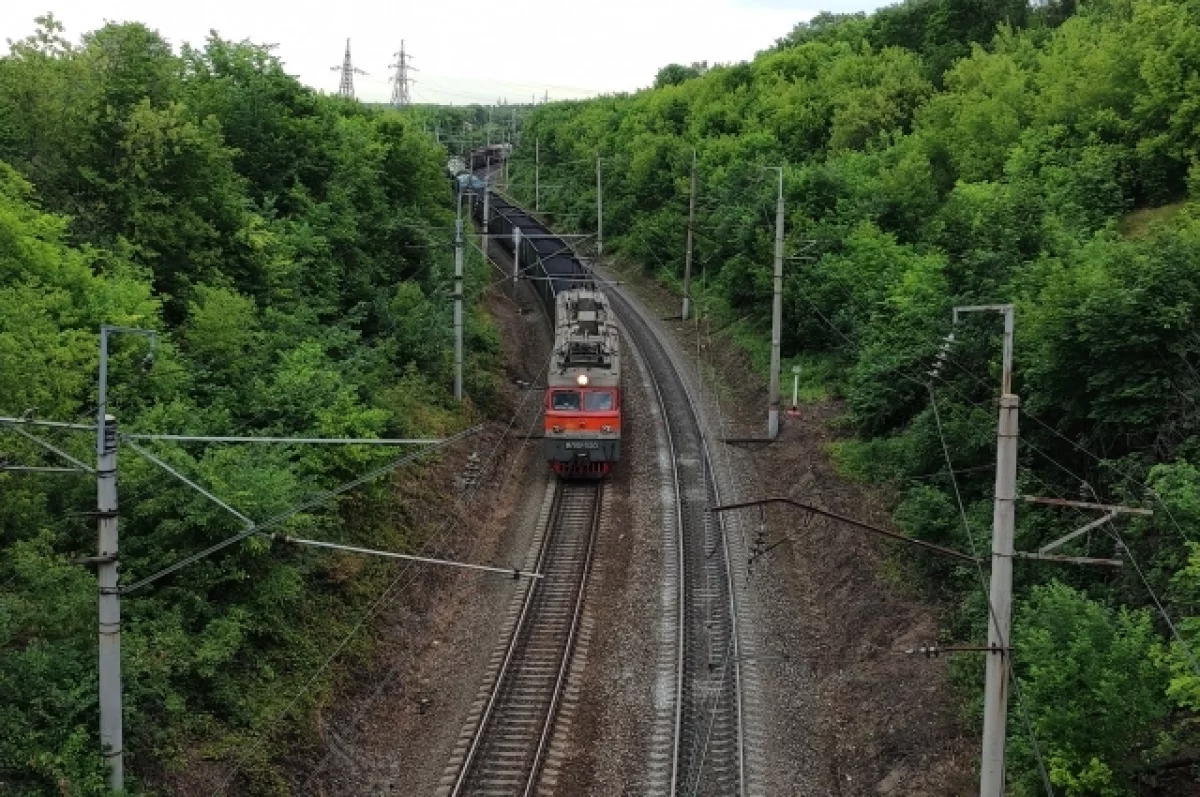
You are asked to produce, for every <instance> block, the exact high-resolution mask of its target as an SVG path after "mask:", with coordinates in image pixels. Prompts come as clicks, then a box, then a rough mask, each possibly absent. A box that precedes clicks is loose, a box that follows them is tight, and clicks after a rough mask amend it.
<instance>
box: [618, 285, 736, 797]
mask: <svg viewBox="0 0 1200 797" xmlns="http://www.w3.org/2000/svg"><path fill="white" fill-rule="evenodd" d="M604 287H605V291H606V293H607V294H608V296H609V298H610V300H611V301H612V302H613V304H614V307H615V309H616V311H617V315H618V316H619V318H620V320H621V321H622V322H623V323H624V325H625V329H626V331H627V338H632V339H633V341H634V344H635V345H636V346H637V347H638V349H639V351H640V352H641V353H642V358H643V360H644V361H645V363H646V366H647V368H648V370H649V371H650V375H651V379H652V381H653V382H654V386H655V390H656V392H657V394H658V400H659V404H660V406H661V409H662V414H663V417H664V418H665V422H666V425H667V437H668V441H669V446H670V449H671V450H670V452H669V453H670V456H671V459H672V462H673V466H674V474H675V489H676V492H677V496H678V497H677V507H678V522H679V535H680V541H679V550H680V552H681V556H680V558H681V567H682V570H683V575H682V578H681V579H680V584H681V590H682V595H681V597H680V601H679V605H680V606H681V612H680V614H681V617H680V627H681V630H682V637H683V640H682V644H681V650H680V662H679V678H678V686H677V702H676V722H675V727H676V733H675V755H674V767H673V775H672V789H671V791H672V793H673V794H675V795H689V797H690V795H723V796H725V797H728V795H740V794H744V793H745V787H744V784H745V776H744V769H745V767H744V754H743V748H744V744H743V738H742V706H741V677H740V668H739V662H738V654H739V651H738V635H737V610H736V606H735V605H734V595H733V589H732V583H733V578H732V573H731V570H730V567H729V551H728V548H727V546H726V542H725V536H724V534H723V533H722V529H721V526H720V522H719V521H718V520H717V519H716V518H714V517H713V515H712V514H711V513H709V512H708V511H707V508H708V506H709V505H716V504H719V503H720V496H719V494H718V488H717V484H716V479H715V478H714V476H713V473H712V467H711V464H710V461H709V456H708V447H707V445H706V444H705V440H704V436H703V434H702V432H701V425H700V424H701V421H700V417H699V412H698V411H697V408H696V406H695V403H694V401H693V399H692V396H691V393H690V392H689V391H688V388H687V385H686V383H685V382H684V381H683V378H682V377H681V376H680V374H679V371H678V370H677V368H676V366H675V363H674V361H673V360H672V358H671V356H670V354H669V353H668V352H667V350H666V348H665V347H664V346H663V344H662V342H661V341H660V340H659V338H658V336H657V335H656V334H655V332H654V330H653V329H652V328H651V327H650V325H649V324H648V323H647V322H646V320H645V319H644V318H643V317H642V316H641V314H640V313H639V312H638V311H637V310H635V309H634V308H633V306H632V305H630V303H629V302H628V301H626V300H625V298H624V297H623V296H622V295H621V293H620V292H619V290H618V289H616V287H615V286H604Z"/></svg>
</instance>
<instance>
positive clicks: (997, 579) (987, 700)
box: [954, 304, 1021, 797]
mask: <svg viewBox="0 0 1200 797" xmlns="http://www.w3.org/2000/svg"><path fill="white" fill-rule="evenodd" d="M975 312H998V313H1001V314H1002V315H1003V316H1004V350H1003V361H1002V363H1003V364H1002V369H1001V381H1000V418H999V422H998V424H997V427H996V496H995V500H994V502H993V505H992V579H991V585H990V587H989V589H988V603H989V607H988V610H989V613H990V614H991V618H990V619H991V622H989V623H988V647H987V649H988V656H987V662H986V667H985V671H984V695H983V753H982V758H981V762H980V767H979V794H980V797H1004V793H1005V791H1004V745H1005V739H1006V737H1007V722H1008V688H1009V683H1008V673H1009V662H1010V656H1011V648H1010V645H1009V640H1010V637H1011V631H1012V574H1013V557H1014V553H1015V551H1014V548H1013V527H1014V525H1015V522H1016V497H1017V423H1018V421H1017V412H1018V410H1019V408H1020V406H1021V401H1020V399H1019V398H1018V397H1017V396H1016V395H1015V394H1014V393H1013V392H1012V361H1013V325H1014V319H1013V306H1012V305H1011V304H988V305H972V306H969V307H955V308H954V322H955V323H956V324H957V323H958V317H959V315H961V314H962V313H975Z"/></svg>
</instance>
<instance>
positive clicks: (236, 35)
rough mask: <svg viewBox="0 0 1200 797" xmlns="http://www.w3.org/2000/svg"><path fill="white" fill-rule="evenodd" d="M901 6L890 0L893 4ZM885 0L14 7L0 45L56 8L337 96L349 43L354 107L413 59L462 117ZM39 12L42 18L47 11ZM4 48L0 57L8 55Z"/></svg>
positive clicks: (569, 94) (755, 43) (642, 71)
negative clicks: (216, 48) (125, 25)
mask: <svg viewBox="0 0 1200 797" xmlns="http://www.w3.org/2000/svg"><path fill="white" fill-rule="evenodd" d="M891 1H895V0H891ZM888 4H889V2H887V1H881V0H607V1H606V2H603V3H600V2H586V3H585V2H576V1H575V0H511V1H510V2H505V3H500V2H481V0H458V2H445V1H444V0H417V2H412V1H411V0H410V1H409V2H391V3H383V2H379V0H337V1H335V2H331V1H330V0H324V2H317V0H288V2H282V0H274V2H261V1H260V0H240V2H239V1H238V0H202V2H172V1H171V0H40V2H39V0H32V2H27V1H26V0H16V2H0V39H5V40H7V39H21V38H24V37H25V36H27V35H28V34H29V33H31V32H32V31H33V29H34V22H33V18H34V17H35V16H38V15H39V14H41V13H44V12H45V11H47V10H49V11H52V12H53V13H54V15H55V16H56V17H57V18H58V19H59V20H60V21H61V22H62V23H63V24H64V25H65V26H66V35H67V37H68V38H69V39H71V40H73V41H78V39H79V36H80V35H81V34H82V33H84V32H86V31H90V30H94V29H96V28H97V27H100V26H101V25H103V24H104V23H105V22H106V21H112V22H125V21H136V22H143V23H145V24H147V25H149V26H150V27H151V28H154V29H156V30H157V31H158V32H159V33H160V34H162V35H163V36H164V37H165V38H166V39H167V40H168V41H170V42H171V43H172V44H173V45H175V46H176V47H178V45H180V44H182V43H183V42H189V43H191V44H193V45H198V44H202V43H203V41H204V39H205V37H206V36H207V35H208V32H209V31H210V30H214V29H215V30H216V31H217V32H218V33H220V34H221V36H222V37H223V38H226V39H233V40H241V39H249V40H250V41H253V42H255V43H258V44H275V45H277V48H276V50H275V52H276V53H277V54H278V55H279V57H280V58H281V59H282V60H283V62H284V64H285V66H286V68H287V71H288V72H290V73H291V74H293V75H296V76H297V77H298V78H299V79H300V80H301V81H302V82H303V83H305V84H307V85H309V86H312V87H313V88H316V89H319V90H322V91H327V92H330V93H332V92H335V91H336V90H337V88H338V79H339V75H338V70H340V66H341V63H342V56H343V53H344V52H345V48H346V39H347V38H349V39H350V46H351V52H352V58H353V62H354V65H355V67H357V68H359V69H362V70H364V71H365V72H366V73H367V74H365V75H355V91H356V94H357V96H358V98H359V99H361V100H364V101H369V102H386V101H387V100H388V99H389V98H390V96H391V83H390V82H389V78H390V77H391V76H392V75H393V74H394V70H393V69H391V68H389V67H390V65H392V64H395V63H396V60H397V59H396V58H395V53H396V52H398V51H399V49H400V43H401V40H403V41H404V46H405V50H406V52H408V53H410V54H411V55H412V60H411V62H410V63H411V64H412V65H413V66H414V67H416V69H417V70H419V71H417V72H414V73H413V76H414V78H415V81H416V82H415V83H414V84H413V85H412V98H413V100H414V101H415V102H437V103H446V104H455V105H461V104H466V103H471V102H479V103H488V104H490V103H494V102H497V101H498V100H501V99H503V100H506V101H507V102H510V103H516V102H530V100H531V99H532V97H534V96H537V97H538V99H539V100H540V99H541V98H542V97H544V96H546V95H548V96H549V98H550V99H551V100H554V99H568V98H576V97H588V96H594V95H596V94H601V93H608V92H619V91H634V90H636V89H639V88H643V87H645V86H648V85H650V84H651V83H653V81H654V75H655V73H657V71H658V70H659V68H660V67H662V66H665V65H666V64H669V63H672V62H676V63H683V64H688V63H691V62H693V61H705V60H706V61H708V62H709V63H716V62H730V61H741V60H746V59H749V58H752V57H753V56H754V53H755V52H756V51H758V50H762V49H765V48H767V47H769V46H770V45H771V44H773V43H774V42H775V40H776V39H777V38H779V37H781V36H783V35H785V34H787V33H788V32H789V31H790V30H791V29H792V28H793V26H795V24H796V23H798V22H803V21H806V20H808V19H810V18H811V17H812V16H813V15H814V14H816V13H818V12H819V11H823V10H824V11H837V12H850V11H870V10H873V9H875V8H877V7H879V6H882V5H888ZM39 6H40V7H39ZM7 50H8V47H7V44H4V45H3V51H4V52H7Z"/></svg>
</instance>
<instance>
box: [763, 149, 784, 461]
mask: <svg viewBox="0 0 1200 797" xmlns="http://www.w3.org/2000/svg"><path fill="white" fill-rule="evenodd" d="M771 168H776V169H778V170H779V195H778V198H777V199H776V202H775V278H774V296H773V298H772V302H771V383H770V390H769V396H768V408H767V437H769V438H771V439H774V438H776V437H778V436H779V346H780V342H781V341H782V338H783V167H782V166H775V167H771Z"/></svg>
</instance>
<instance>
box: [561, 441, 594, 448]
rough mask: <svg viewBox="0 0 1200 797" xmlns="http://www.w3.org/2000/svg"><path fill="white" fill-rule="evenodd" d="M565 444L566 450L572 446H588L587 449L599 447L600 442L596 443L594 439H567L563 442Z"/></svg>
mask: <svg viewBox="0 0 1200 797" xmlns="http://www.w3.org/2000/svg"><path fill="white" fill-rule="evenodd" d="M565 446H566V448H567V449H568V450H569V449H572V448H588V449H591V448H599V447H600V444H599V443H597V442H595V441H593V440H574V441H567V442H566V443H565Z"/></svg>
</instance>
